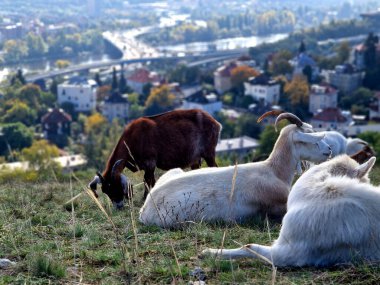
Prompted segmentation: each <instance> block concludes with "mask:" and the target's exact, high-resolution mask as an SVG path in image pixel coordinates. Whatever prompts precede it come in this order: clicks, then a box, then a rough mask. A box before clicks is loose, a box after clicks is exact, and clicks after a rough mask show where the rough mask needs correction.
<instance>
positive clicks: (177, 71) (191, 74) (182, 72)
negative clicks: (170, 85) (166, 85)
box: [169, 64, 201, 85]
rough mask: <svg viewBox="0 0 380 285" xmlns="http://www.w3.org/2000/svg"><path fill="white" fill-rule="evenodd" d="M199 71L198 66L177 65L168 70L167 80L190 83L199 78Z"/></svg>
mask: <svg viewBox="0 0 380 285" xmlns="http://www.w3.org/2000/svg"><path fill="white" fill-rule="evenodd" d="M200 76H201V72H200V70H199V68H198V67H187V65H185V64H179V65H177V66H176V67H175V68H174V69H173V70H172V71H170V72H169V81H170V82H178V83H180V84H188V85H191V84H193V83H195V82H197V81H198V80H199V78H200Z"/></svg>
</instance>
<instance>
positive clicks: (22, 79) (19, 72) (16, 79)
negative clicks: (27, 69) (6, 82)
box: [11, 69, 26, 85]
mask: <svg viewBox="0 0 380 285" xmlns="http://www.w3.org/2000/svg"><path fill="white" fill-rule="evenodd" d="M16 82H19V84H20V83H21V85H25V84H26V80H25V77H24V75H23V73H22V69H18V70H17V73H16V75H15V76H13V77H12V79H11V85H16Z"/></svg>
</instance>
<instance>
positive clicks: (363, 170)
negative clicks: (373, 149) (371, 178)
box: [356, 156, 376, 178]
mask: <svg viewBox="0 0 380 285" xmlns="http://www.w3.org/2000/svg"><path fill="white" fill-rule="evenodd" d="M375 162H376V157H374V156H373V157H371V158H370V159H369V160H368V161H367V162H365V163H363V164H361V165H359V166H358V167H356V173H357V174H356V176H357V177H358V178H362V177H364V176H365V175H367V174H368V173H369V172H370V171H371V169H372V167H373V166H374V165H375Z"/></svg>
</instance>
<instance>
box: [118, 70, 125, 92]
mask: <svg viewBox="0 0 380 285" xmlns="http://www.w3.org/2000/svg"><path fill="white" fill-rule="evenodd" d="M126 90H127V80H126V79H125V76H124V72H123V70H121V72H120V79H119V91H120V92H121V93H125V92H126Z"/></svg>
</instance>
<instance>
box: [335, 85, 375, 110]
mask: <svg viewBox="0 0 380 285" xmlns="http://www.w3.org/2000/svg"><path fill="white" fill-rule="evenodd" d="M373 99H374V95H373V92H372V91H371V90H369V89H367V88H364V87H360V88H359V89H357V90H356V91H355V92H354V93H353V94H350V95H345V96H343V97H342V98H341V99H340V105H341V106H342V108H344V109H351V111H352V113H353V114H361V115H368V111H369V105H370V103H371V102H372V100H373Z"/></svg>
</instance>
